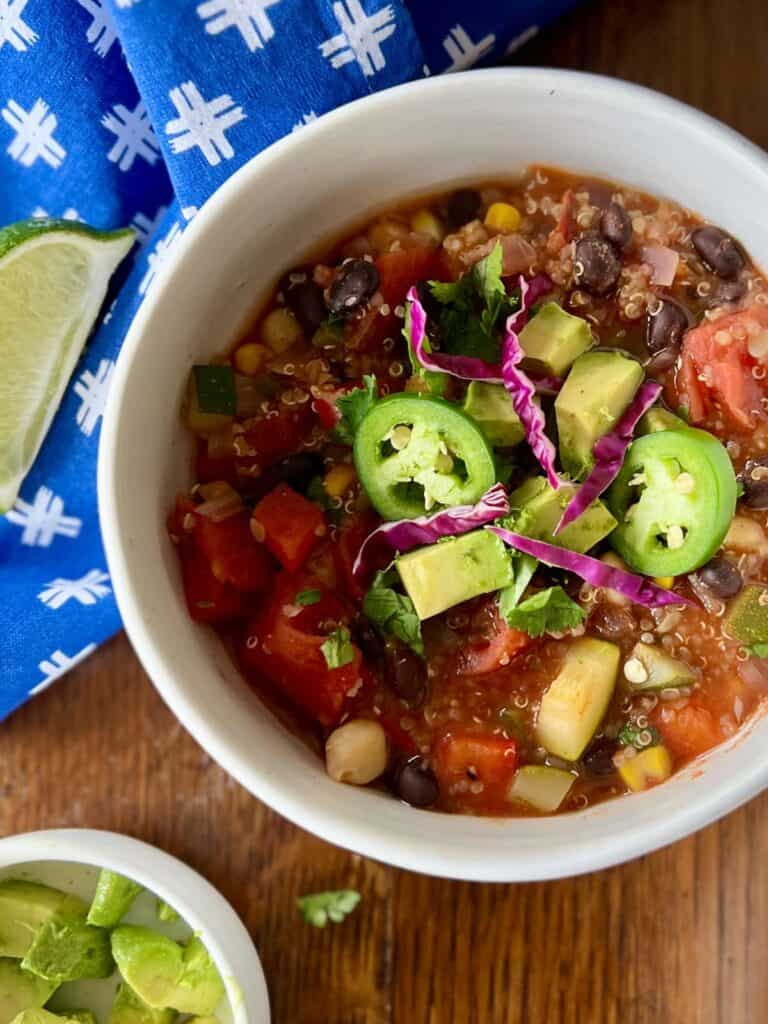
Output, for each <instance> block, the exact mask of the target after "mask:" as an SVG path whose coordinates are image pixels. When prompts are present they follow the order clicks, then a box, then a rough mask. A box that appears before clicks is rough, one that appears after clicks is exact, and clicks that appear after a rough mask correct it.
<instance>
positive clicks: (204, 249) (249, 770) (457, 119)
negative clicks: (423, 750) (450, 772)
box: [99, 69, 768, 881]
mask: <svg viewBox="0 0 768 1024" xmlns="http://www.w3.org/2000/svg"><path fill="white" fill-rule="evenodd" d="M533 162H544V163H552V164H556V165H560V166H562V167H565V168H573V169H576V170H579V171H582V172H586V173H589V174H593V175H602V176H605V177H608V178H613V179H616V180H618V181H623V182H628V183H631V184H633V185H636V186H639V187H640V188H643V189H646V190H648V191H649V192H652V193H655V194H657V195H662V196H668V197H670V198H672V199H675V200H678V201H679V202H681V203H683V204H685V205H687V206H689V207H690V208H692V209H693V210H696V211H698V212H700V213H701V214H703V215H704V216H705V217H707V218H710V219H711V220H713V221H714V222H715V223H718V224H721V225H722V226H723V227H725V228H726V229H728V230H729V231H732V232H733V233H734V234H735V235H736V237H737V238H739V239H741V241H742V242H743V243H744V244H745V245H746V247H747V250H748V251H749V252H750V253H751V254H752V256H753V257H754V259H755V260H756V261H757V262H758V263H759V264H762V265H763V266H768V158H767V157H766V155H765V154H764V153H763V152H762V151H760V150H758V149H756V148H755V147H754V146H753V145H751V144H750V143H749V142H747V141H746V140H745V139H743V138H742V137H741V136H739V135H737V134H736V133H734V132H733V131H731V130H729V129H728V128H725V127H724V126H723V125H721V124H719V123H718V122H716V121H713V120H712V119H711V118H709V117H706V116H705V115H703V114H701V113H698V112H696V111H695V110H692V109H690V108H689V107H686V106H683V105H682V104H680V103H677V102H675V101H673V100H670V99H667V98H666V97H664V96H661V95H659V94H657V93H653V92H649V91H648V90H646V89H642V88H639V87H637V86H633V85H628V84H626V83H623V82H620V81H614V80H611V79H607V78H599V77H594V76H590V75H582V74H576V73H572V72H563V71H549V70H542V69H498V70H490V71H479V72H471V73H469V74H462V75H456V76H448V77H444V78H436V79H431V80H427V81H423V82H419V83H417V84H413V85H405V86H401V87H399V88H396V89H392V90H390V91H388V92H384V93H379V94H378V95H375V96H371V97H369V98H366V99H364V100H361V101H359V102H356V103H353V104H351V105H349V106H347V107H343V108H341V109H340V110H337V111H335V112H333V113H331V114H329V115H327V116H325V117H323V118H321V119H320V120H319V121H318V122H317V123H316V124H313V125H310V126H308V127H306V128H303V129H302V130H301V131H300V132H297V133H296V134H294V135H291V136H289V137H288V138H286V139H283V140H282V141H280V142H278V143H276V144H275V145H274V146H272V147H271V148H270V149H268V150H266V151H265V152H264V153H262V154H261V155H259V156H257V157H256V158H255V159H253V160H252V161H251V162H250V163H248V164H246V165H245V166H244V167H243V168H241V169H240V170H239V171H238V172H237V173H236V174H234V175H233V177H232V178H230V179H229V181H228V182H226V184H225V185H224V186H223V187H222V188H221V189H219V191H218V192H217V193H216V194H215V195H214V196H213V197H212V198H211V199H210V200H209V201H208V203H206V205H205V206H204V207H203V209H202V210H201V211H200V213H199V214H198V215H197V216H196V217H195V219H194V220H193V221H192V223H191V224H190V226H189V227H188V228H187V229H186V231H185V234H184V237H183V239H182V240H181V242H180V244H179V245H178V247H176V248H175V249H173V251H172V255H170V256H169V258H168V260H167V263H166V264H165V266H164V270H163V272H162V274H161V275H160V277H159V279H158V280H157V282H156V284H155V286H154V288H153V289H152V292H151V294H150V295H149V297H148V298H147V300H146V301H145V302H144V305H143V306H142V307H141V309H140V311H139V313H138V316H137V317H136V320H135V322H134V324H133V326H132V328H131V330H130V332H129V335H128V338H127V339H126V342H125V345H124V347H123V351H122V354H121V356H120V359H119V362H118V367H117V370H116V373H115V377H114V382H113V384H112V392H111V395H110V400H109V406H108V410H107V414H106V418H105V423H104V428H103V434H102V440H101V458H100V472H99V498H100V505H101V522H102V528H103V532H104V538H105V543H106V547H107V554H108V558H109V564H110V568H111V572H112V577H113V581H114V588H115V593H116V595H117V599H118V602H119V605H120V609H121V612H122V615H123V619H124V622H125V626H126V629H127V630H128V633H129V635H130V637H131V640H132V642H133V644H134V647H135V648H136V651H137V653H138V655H139V657H140V658H141V660H142V662H143V664H144V667H145V668H146V670H147V672H148V673H149V675H150V676H151V677H152V679H153V680H154V682H155V685H156V686H157V688H158V689H159V691H160V693H161V694H162V696H163V697H164V698H165V700H166V701H167V703H168V704H169V705H170V707H171V708H172V709H173V710H174V711H175V713H176V714H177V715H178V717H179V718H180V719H181V721H182V722H183V723H184V725H185V726H186V727H187V728H188V729H189V730H190V732H191V733H192V734H193V735H194V736H195V737H196V739H197V740H198V741H199V742H200V744H201V745H202V746H203V747H204V748H205V749H206V750H207V751H208V753H209V754H211V756H212V757H214V758H216V760H217V761H219V763H220V764H222V765H223V766H224V767H225V768H226V769H227V771H229V772H230V773H231V774H232V775H234V776H235V778H237V779H238V780H239V781H240V782H241V783H242V784H243V785H244V786H246V787H247V788H248V789H249V790H250V791H251V792H252V793H254V794H255V795H256V796H258V797H260V798H261V799H262V800H264V801H265V802H266V803H268V804H270V805H271V806H272V807H274V808H275V809H276V810H277V811H279V812H280V813H281V814H284V815H285V816H286V817H288V818H290V819H291V820H292V821H294V822H296V823H297V824H299V825H301V826H303V827H304V828H307V829H309V830H310V831H312V832H314V833H316V834H317V835H319V836H321V837H323V838H324V839H327V840H329V841H330V842H332V843H337V844H338V845H340V846H346V847H349V848H350V849H353V850H356V851H358V852H360V853H363V854H366V855H368V856H370V857H375V858H377V859H379V860H383V861H388V862H389V863H392V864H396V865H399V866H401V867H406V868H411V869H413V870H416V871H423V872H428V873H430V874H435V875H446V876H449V877H455V878H466V879H482V880H499V881H523V880H531V879H544V878H553V877H560V876H565V875H573V874H577V873H579V872H583V871H591V870H593V869H596V868H602V867H606V866H607V865H610V864H615V863H617V862H619V861H623V860H627V859H629V858H631V857H635V856H638V855H639V854H643V853H647V852H648V851H649V850H653V849H656V848H657V847H660V846H663V845H664V844H666V843H670V842H672V841H673V840H675V839H679V838H680V837H681V836H684V835H686V834H687V833H689V832H691V831H693V830H694V829H697V828H701V826H702V825H706V824H707V823H708V822H711V821H713V820H714V819H715V818H717V817H719V816H720V815H722V814H725V813H726V812H728V811H730V810H732V809H733V808H734V807H737V806H738V805H739V804H740V803H742V802H743V801H745V800H747V799H749V798H750V797H751V796H753V795H754V794H756V793H757V792H759V791H760V790H761V789H762V788H763V787H764V786H765V785H766V783H767V782H768V720H766V719H764V718H761V719H759V720H758V721H756V722H755V723H754V725H753V726H752V727H748V728H747V729H745V730H743V731H742V732H741V734H740V735H739V736H738V737H737V738H735V739H734V740H733V741H731V742H729V743H727V744H725V745H724V746H722V747H720V748H718V749H717V750H716V751H714V752H713V753H712V754H711V755H710V756H709V757H707V758H706V760H704V761H702V762H697V763H696V764H695V765H694V766H692V767H691V768H689V769H688V770H686V771H683V772H681V773H679V774H678V775H677V776H675V777H674V778H673V779H672V780H671V781H670V782H668V783H666V784H665V785H663V786H660V787H658V788H656V789H653V790H651V791H649V792H647V793H643V794H640V795H635V796H632V797H628V798H626V799H617V800H612V801H609V802H607V803H604V804H601V805H599V806H597V807H594V808H590V809H587V810H585V811H582V812H579V813H572V814H568V815H562V816H559V817H552V818H544V819H538V820H532V819H517V820H516V819H507V820H498V819H482V818H472V817H462V816H450V815H445V814H437V813H429V812H424V811H417V810H414V809H412V808H410V807H407V806H405V805H404V804H401V803H398V802H397V801H396V800H394V799H393V798H391V797H389V796H386V795H384V794H382V793H378V792H376V791H373V790H365V789H355V788H353V787H346V788H343V789H342V788H340V787H339V785H337V784H336V783H334V782H331V781H330V780H329V779H328V778H327V777H326V775H325V772H324V770H323V765H322V763H321V762H320V761H319V760H318V759H316V757H315V756H314V755H313V754H311V753H310V752H309V751H308V750H307V749H305V747H304V746H303V745H302V744H301V743H300V742H299V740H297V739H296V738H295V737H294V736H292V735H291V734H290V733H289V732H287V731H286V730H285V729H284V728H283V727H282V726H280V725H279V724H278V723H277V722H276V721H275V719H274V718H273V717H272V716H271V715H270V714H269V712H267V711H266V710H265V709H264V708H263V707H262V705H261V704H260V702H259V700H258V698H257V697H256V696H255V695H254V694H253V692H252V691H251V690H250V689H249V688H248V687H247V686H246V684H245V683H244V682H243V681H242V679H241V678H240V676H239V674H238V672H237V669H236V668H235V667H234V665H233V664H232V662H231V661H230V659H229V657H228V656H227V654H226V653H225V651H224V649H223V647H222V646H221V645H220V643H219V641H218V640H217V638H216V636H215V634H214V633H213V632H212V631H211V630H210V629H208V628H205V627H202V626H198V625H195V624H194V623H193V622H191V621H190V619H189V618H188V616H187V612H186V609H185V606H184V601H183V598H182V592H181V586H180V578H179V568H178V565H177V559H176V555H175V553H174V551H173V549H172V546H171V544H170V542H169V541H168V538H167V536H166V532H165V526H164V521H165V516H166V513H167V511H168V509H169V507H170V506H171V503H172V501H173V497H174V494H175V492H176V491H177V490H180V489H183V488H184V487H185V485H188V483H189V482H190V464H189V458H188V454H189V451H190V448H189V441H188V438H186V437H185V433H184V429H183V427H182V425H181V421H180V418H179V405H180V401H181V397H182V392H183V390H184V387H185V383H186V379H187V372H188V370H189V367H190V366H191V365H192V363H193V362H195V361H201V360H203V361H204V360H206V359H207V358H208V357H209V356H211V355H212V354H214V353H216V352H220V351H221V350H222V349H223V348H225V347H226V346H227V345H228V344H229V343H230V342H232V341H233V340H234V339H235V338H236V337H237V335H238V331H239V330H240V328H241V327H242V325H243V324H244V322H246V321H247V319H248V316H249V314H250V313H252V311H253V310H254V308H255V307H257V306H258V303H259V301H260V300H263V298H264V297H265V296H266V294H267V293H268V290H269V288H270V286H271V285H272V283H273V281H274V280H275V278H276V276H277V274H278V273H279V272H281V271H282V270H284V269H285V268H286V267H289V266H291V265H292V264H295V263H296V262H297V261H299V260H300V259H301V257H302V256H304V255H305V254H306V251H307V250H308V249H311V248H312V247H313V246H315V245H316V244H317V243H318V242H321V241H323V240H325V239H327V238H328V237H331V236H333V235H334V234H336V233H338V232H340V231H341V230H343V229H344V228H345V227H347V226H349V225H351V224H353V223H354V222H355V221H359V220H360V219H361V218H362V217H363V216H364V215H365V214H366V213H368V212H370V211H372V210H374V209H376V208H380V207H386V206H387V204H388V203H391V202H393V201H397V200H399V199H402V198H403V197H404V196H408V195H411V194H419V193H423V192H429V191H430V190H437V189H439V188H440V187H442V186H444V185H446V184H451V183H454V182H458V181H462V182H472V181H475V180H478V179H484V178H493V177H499V176H502V177H503V176H504V175H510V176H511V175H512V173H513V172H515V171H516V170H518V169H520V168H521V167H523V166H524V165H526V164H528V163H533Z"/></svg>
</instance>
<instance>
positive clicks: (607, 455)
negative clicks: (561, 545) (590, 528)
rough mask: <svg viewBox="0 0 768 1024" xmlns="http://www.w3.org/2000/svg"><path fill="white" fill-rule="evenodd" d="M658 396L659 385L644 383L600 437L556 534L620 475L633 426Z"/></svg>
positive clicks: (650, 381) (584, 510)
mask: <svg viewBox="0 0 768 1024" xmlns="http://www.w3.org/2000/svg"><path fill="white" fill-rule="evenodd" d="M660 393H661V385H660V384H657V383H656V381H654V380H647V381H645V383H643V384H641V385H640V387H639V388H638V391H637V394H636V395H635V397H634V398H633V399H632V401H631V402H630V404H629V406H628V407H627V409H626V410H625V411H624V415H623V416H622V417H621V419H620V420H619V422H618V423H617V424H616V426H615V427H614V428H613V430H611V431H609V432H608V433H607V434H603V436H602V437H601V438H598V440H597V441H596V442H595V445H594V447H593V449H592V454H593V455H594V456H595V464H594V466H593V467H592V471H591V472H590V474H589V476H588V477H587V479H586V480H585V481H584V483H583V484H582V485H581V487H579V489H578V490H577V491H576V493H575V494H574V496H573V497H572V498H571V500H570V501H569V502H568V505H567V507H566V509H565V511H564V512H563V515H562V518H561V519H560V522H559V523H558V524H557V526H556V527H555V533H556V534H557V533H559V532H560V530H562V529H564V528H565V527H566V526H567V525H568V524H569V523H572V522H573V521H574V519H578V518H579V516H580V515H581V514H582V513H583V512H586V510H587V509H588V508H589V506H590V505H591V504H592V502H593V501H594V500H595V499H596V498H599V497H600V495H601V494H602V493H603V491H606V490H607V489H608V488H609V487H610V485H611V484H612V483H613V481H614V480H615V479H616V477H617V476H618V475H619V470H620V469H621V467H622V465H623V463H624V456H625V455H626V453H627V448H629V446H630V444H632V438H633V435H634V432H635V427H636V426H637V424H638V422H639V420H640V417H641V416H643V415H644V414H645V413H646V412H648V410H649V409H650V408H651V406H652V405H653V403H654V402H655V401H656V399H657V398H658V397H659V394H660Z"/></svg>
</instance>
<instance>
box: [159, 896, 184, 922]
mask: <svg viewBox="0 0 768 1024" xmlns="http://www.w3.org/2000/svg"><path fill="white" fill-rule="evenodd" d="M155 913H156V914H157V919H158V921H178V920H179V912H178V911H177V910H174V909H173V907H172V906H171V904H170V903H166V902H165V900H161V899H158V901H157V903H156V904H155Z"/></svg>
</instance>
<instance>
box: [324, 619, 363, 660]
mask: <svg viewBox="0 0 768 1024" xmlns="http://www.w3.org/2000/svg"><path fill="white" fill-rule="evenodd" d="M320 650H321V651H322V652H323V657H324V658H325V664H326V665H327V666H328V668H331V669H333V668H342V667H343V666H344V665H348V664H349V663H350V661H354V657H355V649H354V647H353V646H352V637H351V635H350V632H349V630H348V629H347V627H346V626H338V627H337V628H336V629H334V631H333V632H332V633H331V634H330V636H329V637H328V639H327V640H326V641H325V643H323V644H321V646H320Z"/></svg>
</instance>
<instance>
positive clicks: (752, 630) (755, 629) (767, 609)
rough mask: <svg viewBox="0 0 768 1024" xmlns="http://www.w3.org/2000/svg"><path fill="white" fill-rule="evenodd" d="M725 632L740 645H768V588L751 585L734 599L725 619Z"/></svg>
mask: <svg viewBox="0 0 768 1024" xmlns="http://www.w3.org/2000/svg"><path fill="white" fill-rule="evenodd" d="M723 630H724V632H725V633H727V635H728V636H730V637H733V639H734V640H738V641H739V643H742V644H746V645H747V647H749V646H751V645H752V644H764V643H768V587H764V586H761V585H760V584H759V583H750V584H749V586H746V587H744V589H743V590H742V592H741V593H740V594H739V595H738V596H737V597H735V598H734V599H733V602H732V603H731V606H730V607H729V609H728V611H727V612H726V613H725V618H724V619H723Z"/></svg>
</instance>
